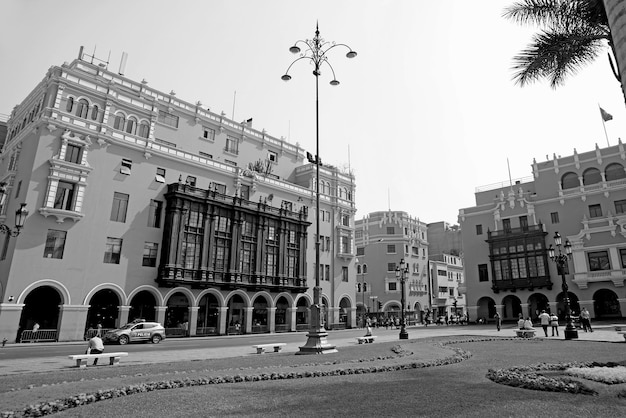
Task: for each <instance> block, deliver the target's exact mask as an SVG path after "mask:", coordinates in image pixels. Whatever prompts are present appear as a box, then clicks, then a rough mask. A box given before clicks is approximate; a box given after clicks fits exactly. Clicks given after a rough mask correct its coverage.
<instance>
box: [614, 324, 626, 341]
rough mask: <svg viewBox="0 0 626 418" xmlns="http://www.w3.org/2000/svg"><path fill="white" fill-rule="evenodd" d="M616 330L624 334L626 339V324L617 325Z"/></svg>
mask: <svg viewBox="0 0 626 418" xmlns="http://www.w3.org/2000/svg"><path fill="white" fill-rule="evenodd" d="M615 331H617V333H618V334H622V336H623V337H624V340H626V326H616V327H615Z"/></svg>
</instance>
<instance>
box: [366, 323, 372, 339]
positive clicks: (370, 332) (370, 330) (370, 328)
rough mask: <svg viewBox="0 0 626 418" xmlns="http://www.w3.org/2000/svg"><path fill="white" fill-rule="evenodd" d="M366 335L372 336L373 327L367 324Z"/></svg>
mask: <svg viewBox="0 0 626 418" xmlns="http://www.w3.org/2000/svg"><path fill="white" fill-rule="evenodd" d="M365 336H366V337H371V336H372V327H370V326H369V325H368V326H367V328H365Z"/></svg>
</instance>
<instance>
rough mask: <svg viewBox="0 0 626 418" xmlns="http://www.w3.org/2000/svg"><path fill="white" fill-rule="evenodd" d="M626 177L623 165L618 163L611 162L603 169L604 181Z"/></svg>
mask: <svg viewBox="0 0 626 418" xmlns="http://www.w3.org/2000/svg"><path fill="white" fill-rule="evenodd" d="M625 177H626V171H624V166H622V165H621V164H620V163H611V164H609V165H607V166H606V168H605V169H604V178H605V179H606V181H612V180H619V179H623V178H625Z"/></svg>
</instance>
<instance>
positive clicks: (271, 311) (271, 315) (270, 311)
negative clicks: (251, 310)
mask: <svg viewBox="0 0 626 418" xmlns="http://www.w3.org/2000/svg"><path fill="white" fill-rule="evenodd" d="M267 316H268V318H267V324H268V325H269V326H268V329H269V331H270V332H271V333H272V334H273V333H275V332H276V308H275V307H274V308H267Z"/></svg>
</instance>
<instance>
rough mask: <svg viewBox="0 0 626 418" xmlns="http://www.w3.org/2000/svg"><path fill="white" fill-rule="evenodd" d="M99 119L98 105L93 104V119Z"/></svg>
mask: <svg viewBox="0 0 626 418" xmlns="http://www.w3.org/2000/svg"><path fill="white" fill-rule="evenodd" d="M97 119H98V106H96V105H93V107H92V108H91V120H97Z"/></svg>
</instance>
